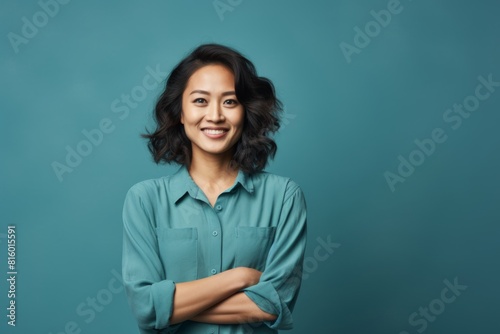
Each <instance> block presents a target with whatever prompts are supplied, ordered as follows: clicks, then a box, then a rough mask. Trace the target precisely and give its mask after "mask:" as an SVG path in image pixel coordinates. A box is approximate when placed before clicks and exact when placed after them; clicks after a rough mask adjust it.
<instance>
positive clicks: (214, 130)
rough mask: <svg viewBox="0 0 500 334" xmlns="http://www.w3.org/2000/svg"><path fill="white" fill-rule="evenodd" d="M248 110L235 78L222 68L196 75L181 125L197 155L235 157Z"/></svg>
mask: <svg viewBox="0 0 500 334" xmlns="http://www.w3.org/2000/svg"><path fill="white" fill-rule="evenodd" d="M243 121H244V108H243V106H242V105H241V104H240V103H239V102H238V100H237V98H236V93H235V85H234V75H233V73H232V72H231V71H230V70H229V69H228V68H226V67H225V66H222V65H206V66H203V67H201V68H200V69H198V70H197V71H195V72H194V73H193V74H192V75H191V77H190V78H189V80H188V83H187V85H186V89H185V90H184V93H183V94H182V114H181V123H182V124H184V130H185V132H186V135H187V137H188V138H189V140H191V145H192V151H193V158H195V155H200V154H210V155H218V156H220V157H226V156H227V155H230V156H232V154H233V151H232V148H233V147H234V145H235V144H236V142H237V141H238V140H239V139H240V137H241V133H242V131H243Z"/></svg>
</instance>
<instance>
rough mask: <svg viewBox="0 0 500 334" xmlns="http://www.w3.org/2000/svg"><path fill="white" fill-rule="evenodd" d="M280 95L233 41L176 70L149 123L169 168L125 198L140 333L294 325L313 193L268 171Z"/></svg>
mask: <svg viewBox="0 0 500 334" xmlns="http://www.w3.org/2000/svg"><path fill="white" fill-rule="evenodd" d="M280 111H281V103H280V101H279V100H278V99H277V98H276V95H275V90H274V86H273V84H272V83H271V82H270V81H269V80H268V79H266V78H263V77H258V76H257V74H256V71H255V68H254V66H253V64H252V63H251V62H250V61H249V60H247V59H246V58H245V57H243V56H242V55H241V54H240V53H238V52H236V51H235V50H233V49H231V48H228V47H225V46H222V45H217V44H208V45H201V46H199V47H198V48H196V49H195V50H194V51H193V52H192V53H191V54H189V55H188V56H187V57H186V58H185V59H183V60H182V61H181V62H180V63H179V64H178V65H177V66H176V67H175V68H174V70H173V71H172V72H171V74H170V75H169V77H168V80H167V83H166V88H165V91H164V92H163V94H162V95H161V97H160V98H159V100H158V102H157V105H156V110H155V116H156V121H157V128H156V130H155V131H154V132H153V133H148V134H145V135H143V136H144V137H146V138H148V139H149V144H148V147H149V149H150V151H151V153H152V155H153V157H154V160H155V162H156V163H159V162H167V163H172V162H174V163H177V164H180V165H181V168H180V169H179V170H178V171H177V172H176V173H175V174H173V175H171V176H165V177H161V178H158V179H151V180H146V181H142V182H139V183H137V184H135V185H134V186H132V187H131V188H130V190H129V191H128V193H127V195H126V198H125V203H124V208H123V222H124V238H123V280H124V285H125V288H126V292H127V296H128V300H129V304H130V307H131V309H132V312H133V314H134V315H135V317H136V319H137V322H138V325H139V328H140V332H141V333H221V334H224V333H277V330H278V329H289V328H291V327H292V315H291V312H292V310H293V307H294V304H295V302H296V299H297V295H298V292H299V288H300V283H301V273H302V263H303V257H304V250H305V246H306V204H305V200H304V196H303V193H302V191H301V189H300V188H299V186H298V185H297V184H296V183H294V182H293V181H292V180H290V179H288V178H285V177H281V176H277V175H273V174H270V173H266V172H263V171H262V170H263V168H264V167H265V166H266V164H267V160H268V157H274V155H275V152H276V144H275V142H274V141H273V140H272V139H271V138H270V137H269V135H270V134H272V133H274V132H275V131H276V130H277V129H278V128H279V118H278V116H279V112H280Z"/></svg>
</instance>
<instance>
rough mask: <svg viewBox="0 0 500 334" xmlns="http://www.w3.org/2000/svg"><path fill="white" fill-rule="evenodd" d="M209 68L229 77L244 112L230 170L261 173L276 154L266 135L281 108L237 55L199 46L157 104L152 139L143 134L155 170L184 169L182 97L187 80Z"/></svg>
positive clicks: (186, 143) (186, 146) (187, 157)
mask: <svg viewBox="0 0 500 334" xmlns="http://www.w3.org/2000/svg"><path fill="white" fill-rule="evenodd" d="M210 64H220V65H223V66H226V67H227V68H228V69H229V70H231V71H232V73H233V74H234V80H235V92H236V97H237V99H238V101H239V102H240V103H241V105H242V106H243V108H244V115H245V116H244V123H243V131H242V135H241V138H240V139H239V140H238V142H237V143H236V144H235V146H236V147H235V150H234V155H233V158H232V160H231V166H232V167H236V168H239V169H241V170H242V171H244V172H246V173H254V172H257V171H261V170H262V169H263V168H264V167H265V166H266V165H267V162H268V158H269V157H271V158H274V156H275V154H276V150H277V146H276V143H275V142H274V140H273V139H272V138H271V137H270V135H271V134H272V133H275V132H276V131H277V130H278V129H279V127H280V113H281V112H282V111H283V107H282V103H281V101H280V100H279V99H278V98H277V97H276V92H275V89H274V85H273V83H272V82H271V81H270V80H269V79H267V78H264V77H259V76H258V75H257V72H256V70H255V66H254V65H253V64H252V62H250V61H249V60H248V59H247V58H245V57H244V56H243V55H242V54H240V53H239V52H237V51H236V50H234V49H232V48H230V47H227V46H224V45H220V44H203V45H200V46H198V47H197V48H196V49H194V50H193V51H192V52H191V53H190V54H189V55H188V56H187V57H185V58H184V59H183V60H181V62H180V63H179V64H177V65H176V66H175V68H174V69H173V70H172V72H171V73H170V74H169V76H168V78H167V81H166V85H165V90H164V91H163V93H162V94H161V95H160V97H159V99H158V101H157V103H156V107H155V110H154V116H155V120H156V129H155V131H154V132H152V133H150V132H149V131H148V130H147V129H146V132H147V133H145V134H141V136H142V137H143V138H147V139H149V140H148V149H149V151H150V152H151V154H152V156H153V159H154V161H155V162H156V163H157V164H158V163H160V162H164V163H172V162H175V163H178V164H182V165H186V166H189V164H190V162H191V154H192V151H191V141H190V140H189V139H188V137H187V136H186V133H185V131H184V125H183V124H182V123H181V113H182V94H183V92H184V90H185V89H186V85H187V82H188V80H189V78H190V77H191V75H192V74H193V73H194V72H195V71H196V70H198V69H199V68H201V67H203V66H206V65H210Z"/></svg>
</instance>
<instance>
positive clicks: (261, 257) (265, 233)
mask: <svg viewBox="0 0 500 334" xmlns="http://www.w3.org/2000/svg"><path fill="white" fill-rule="evenodd" d="M275 230H276V228H275V227H253V226H238V227H236V231H235V233H236V255H235V266H236V267H249V268H254V269H257V270H260V271H264V269H265V268H266V260H267V255H268V253H269V249H270V248H271V245H272V243H273V240H274V233H275Z"/></svg>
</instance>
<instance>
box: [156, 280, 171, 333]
mask: <svg viewBox="0 0 500 334" xmlns="http://www.w3.org/2000/svg"><path fill="white" fill-rule="evenodd" d="M174 292H175V283H174V282H173V281H170V280H164V281H160V282H156V283H153V284H152V285H151V295H152V296H153V307H154V310H155V313H156V322H155V328H157V329H162V328H166V327H168V323H169V322H170V317H171V316H172V311H173V309H174V308H173V305H174Z"/></svg>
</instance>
